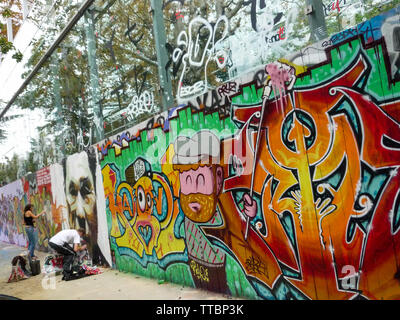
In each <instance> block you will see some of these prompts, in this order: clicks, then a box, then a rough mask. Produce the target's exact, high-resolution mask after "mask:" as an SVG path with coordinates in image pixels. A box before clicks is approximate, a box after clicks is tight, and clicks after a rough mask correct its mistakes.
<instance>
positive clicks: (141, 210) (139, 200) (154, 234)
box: [134, 177, 161, 255]
mask: <svg viewBox="0 0 400 320" xmlns="http://www.w3.org/2000/svg"><path fill="white" fill-rule="evenodd" d="M134 189H135V197H136V212H137V218H136V223H135V226H134V228H135V231H136V233H137V234H138V235H140V236H139V239H140V240H141V242H142V244H143V246H144V247H145V251H146V254H149V255H151V252H152V251H153V248H154V247H156V246H157V239H158V236H159V234H160V229H161V228H160V223H159V221H158V220H157V218H156V217H155V216H154V215H153V206H154V199H153V198H154V196H153V183H152V180H151V179H150V178H148V177H142V178H140V179H139V181H138V182H137V183H136V184H135V186H134Z"/></svg>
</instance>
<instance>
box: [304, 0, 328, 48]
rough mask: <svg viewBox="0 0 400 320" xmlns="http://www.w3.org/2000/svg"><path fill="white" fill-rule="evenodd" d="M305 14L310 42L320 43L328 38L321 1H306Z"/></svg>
mask: <svg viewBox="0 0 400 320" xmlns="http://www.w3.org/2000/svg"><path fill="white" fill-rule="evenodd" d="M306 14H307V16H308V23H309V25H310V31H311V40H312V41H313V42H317V41H320V40H322V39H325V38H327V37H328V31H327V28H326V23H325V16H324V6H323V4H322V0H306Z"/></svg>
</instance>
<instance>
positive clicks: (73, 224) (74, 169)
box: [65, 152, 97, 236]
mask: <svg viewBox="0 0 400 320" xmlns="http://www.w3.org/2000/svg"><path fill="white" fill-rule="evenodd" d="M65 170H66V176H65V188H66V196H67V203H68V209H69V210H68V211H69V215H68V222H69V227H70V228H73V229H76V228H84V229H85V230H86V233H87V234H88V235H90V236H96V235H97V215H96V194H95V191H94V182H93V175H92V172H91V170H90V167H89V159H88V155H87V153H86V152H81V153H79V154H74V155H72V156H70V157H68V158H67V160H66V166H65Z"/></svg>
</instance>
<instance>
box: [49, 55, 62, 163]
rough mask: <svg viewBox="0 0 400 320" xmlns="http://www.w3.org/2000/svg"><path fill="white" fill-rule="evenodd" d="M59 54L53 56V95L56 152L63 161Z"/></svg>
mask: <svg viewBox="0 0 400 320" xmlns="http://www.w3.org/2000/svg"><path fill="white" fill-rule="evenodd" d="M57 66H58V59H57V54H56V53H55V54H54V55H53V58H52V79H53V96H54V104H55V107H56V112H57V133H56V139H55V142H56V147H57V148H56V150H55V151H56V154H57V161H61V160H62V159H63V158H64V152H65V143H64V137H63V134H62V132H63V119H64V117H63V113H62V104H61V94H60V87H61V85H60V79H59V74H58V73H59V68H57Z"/></svg>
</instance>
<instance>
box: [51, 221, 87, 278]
mask: <svg viewBox="0 0 400 320" xmlns="http://www.w3.org/2000/svg"><path fill="white" fill-rule="evenodd" d="M84 235H85V230H84V229H82V228H80V229H78V230H74V229H66V230H62V231H60V232H58V233H57V234H56V235H54V236H53V237H52V238H51V239H50V240H49V246H50V247H51V248H52V249H54V250H55V251H56V252H57V253H59V254H61V255H63V278H62V280H70V279H71V277H72V264H73V261H74V258H75V256H76V255H77V252H79V251H81V250H84V249H83V248H82V247H80V243H81V238H83V236H84Z"/></svg>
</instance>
